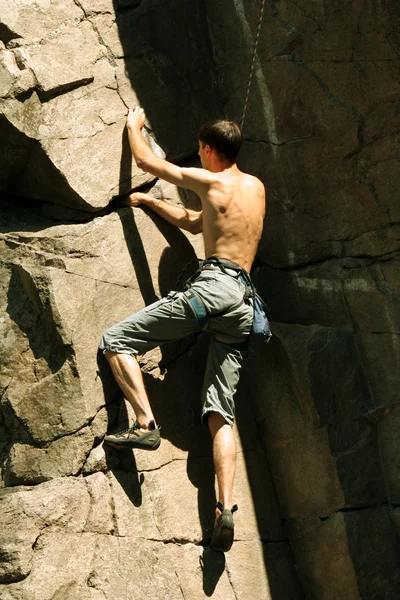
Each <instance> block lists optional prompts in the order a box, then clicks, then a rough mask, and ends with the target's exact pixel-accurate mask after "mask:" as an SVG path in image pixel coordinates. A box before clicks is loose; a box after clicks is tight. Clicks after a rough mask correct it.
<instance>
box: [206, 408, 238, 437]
mask: <svg viewBox="0 0 400 600" xmlns="http://www.w3.org/2000/svg"><path fill="white" fill-rule="evenodd" d="M204 417H205V418H206V425H207V427H208V429H209V430H210V433H211V435H212V437H214V435H215V434H216V433H217V431H218V430H219V429H221V427H223V426H224V425H228V426H229V427H232V424H231V423H229V422H228V421H227V420H226V418H225V417H224V416H223V415H222V414H221V413H219V412H217V411H214V410H212V411H209V412H208V413H206V415H204Z"/></svg>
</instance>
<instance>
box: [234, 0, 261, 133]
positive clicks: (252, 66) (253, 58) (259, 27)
mask: <svg viewBox="0 0 400 600" xmlns="http://www.w3.org/2000/svg"><path fill="white" fill-rule="evenodd" d="M264 5H265V0H261V8H260V17H259V19H258V26H257V33H256V39H255V41H254V49H253V56H252V59H251V66H250V74H249V81H248V83H247V90H246V98H245V101H244V106H243V114H242V121H241V123H240V127H241V128H242V130H243V123H244V118H245V116H246V109H247V103H248V101H249V94H250V87H251V80H252V79H253V71H254V65H255V62H256V54H257V46H258V40H259V38H260V31H261V24H262V20H263V16H264Z"/></svg>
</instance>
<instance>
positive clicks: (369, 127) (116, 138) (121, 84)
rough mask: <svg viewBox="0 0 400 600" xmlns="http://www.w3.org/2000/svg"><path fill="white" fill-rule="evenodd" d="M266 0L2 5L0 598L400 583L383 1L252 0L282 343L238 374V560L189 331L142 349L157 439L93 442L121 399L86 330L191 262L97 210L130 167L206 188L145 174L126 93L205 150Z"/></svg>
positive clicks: (388, 593) (173, 194)
mask: <svg viewBox="0 0 400 600" xmlns="http://www.w3.org/2000/svg"><path fill="white" fill-rule="evenodd" d="M260 5H261V3H260V1H259V0H254V2H253V1H251V2H243V1H242V0H235V1H234V2H232V1H228V0H211V1H208V0H201V1H200V0H195V1H191V2H190V3H189V2H188V1H187V0H186V1H185V0H151V1H150V2H144V1H140V0H115V1H114V2H112V1H111V0H96V1H94V2H87V1H86V0H75V1H73V0H62V1H61V2H59V1H57V2H55V1H54V0H35V1H34V0H32V1H31V0H30V1H26V0H24V1H22V0H7V2H6V1H5V0H4V1H3V0H0V46H1V47H0V65H1V66H0V98H1V100H0V135H1V145H0V191H1V192H2V196H1V198H0V202H1V214H0V247H1V251H0V271H1V276H0V304H1V307H2V310H1V317H0V332H1V333H0V363H1V372H0V458H1V481H2V483H1V486H2V489H0V525H1V527H0V597H1V598H2V599H3V598H4V599H5V600H76V598H82V599H83V600H86V599H87V600H109V599H111V598H113V599H115V598H117V600H131V599H133V598H139V597H140V598H141V597H143V596H146V597H148V598H149V599H154V600H156V599H159V598H165V599H166V600H174V599H175V598H177V599H184V600H198V599H200V598H206V597H212V598H215V599H216V600H218V599H219V600H230V599H232V600H253V599H257V600H259V599H262V600H268V599H270V600H297V599H298V600H300V599H303V598H304V599H307V600H308V599H310V600H337V599H340V600H344V599H346V600H359V599H360V600H383V598H385V600H397V599H398V597H399V594H400V570H399V567H398V564H399V557H400V542H399V538H398V535H399V534H400V518H399V514H400V489H399V483H398V480H399V478H398V472H399V459H398V456H399V445H398V436H397V419H399V415H400V412H399V411H400V408H399V398H398V387H399V386H398V383H399V358H400V356H399V355H400V346H399V326H398V323H399V322H400V319H399V317H400V315H399V306H400V304H399V295H400V276H399V250H400V233H399V232H400V229H399V227H400V212H399V211H400V208H399V207H400V204H399V202H398V198H397V190H398V187H399V185H398V184H399V181H398V177H399V169H398V158H399V156H398V154H399V123H400V120H399V116H400V112H399V107H400V96H399V81H400V78H399V66H400V36H399V31H400V29H399V24H400V8H399V7H398V5H397V3H396V1H395V0H382V2H379V3H374V2H372V0H358V1H355V0H354V1H350V0H335V1H334V2H330V3H327V2H325V1H324V0H313V2H311V3H310V2H305V1H303V0H296V2H294V0H280V1H279V2H276V1H274V0H266V1H265V11H264V20H263V24H262V29H261V35H260V43H259V47H258V53H257V56H256V63H255V71H254V79H253V85H252V89H251V94H250V99H249V105H248V109H247V114H246V120H245V126H244V138H245V143H244V147H243V150H242V152H241V154H240V157H239V159H240V161H239V162H240V166H241V167H242V168H243V169H245V170H247V171H250V172H252V173H254V174H255V175H257V176H259V177H260V178H261V179H262V180H263V181H264V183H265V185H266V188H267V193H268V215H267V218H266V221H265V228H264V234H263V238H262V241H261V244H260V248H259V254H258V258H257V261H256V263H255V266H254V271H253V277H254V279H255V281H256V282H257V285H258V287H259V290H260V291H261V293H262V294H263V295H264V296H265V297H266V298H267V299H268V303H269V305H270V308H271V315H272V320H273V332H274V337H273V339H272V341H271V343H270V344H269V345H268V346H264V345H260V346H256V347H255V348H254V356H253V358H252V359H250V360H249V361H247V362H246V366H245V369H244V376H243V378H242V381H241V387H240V389H239V392H238V398H237V423H236V425H235V436H236V439H237V444H238V467H237V475H236V481H235V490H234V497H235V501H236V502H237V503H238V504H239V508H240V510H239V511H238V513H236V515H237V517H236V515H235V517H236V518H235V522H236V531H235V543H234V546H233V548H232V551H231V552H230V553H229V554H227V555H226V556H225V557H224V556H223V555H222V554H221V555H220V554H218V553H214V552H212V551H211V550H210V549H209V547H208V544H209V540H210V536H211V531H212V522H213V509H214V503H215V481H214V472H213V467H212V456H211V445H210V439H209V436H208V433H207V432H206V431H204V430H203V428H202V426H201V425H200V423H199V411H200V406H199V390H200V387H201V381H202V372H203V369H204V360H205V356H206V350H207V337H206V336H205V335H203V336H200V337H199V338H197V339H188V340H185V341H183V342H179V343H174V344H171V345H169V346H167V347H163V348H162V350H156V351H153V352H151V353H148V354H147V355H145V356H144V357H142V358H141V360H140V364H141V367H142V370H143V372H144V377H145V382H146V385H147V387H148V390H149V395H150V397H151V399H152V403H153V405H154V411H155V414H156V417H157V420H158V421H159V422H160V423H162V425H163V428H162V437H163V443H162V445H161V448H160V450H159V451H158V452H156V453H150V454H149V453H147V454H146V453H144V452H141V451H135V453H132V452H128V451H127V452H125V451H124V452H119V453H118V452H116V451H114V450H112V449H107V448H106V447H105V446H103V445H102V438H103V436H104V433H105V432H106V430H114V429H119V428H121V427H123V426H126V425H128V424H129V423H130V422H132V419H133V414H132V411H131V409H130V407H129V406H128V405H127V404H126V403H125V402H124V401H123V399H122V398H121V395H120V392H119V390H118V389H117V387H116V385H115V383H114V382H113V380H112V377H111V375H110V372H109V368H108V365H107V364H106V361H105V360H104V358H103V357H102V356H101V355H99V354H96V352H97V350H96V349H97V343H98V338H99V336H100V333H101V332H102V330H104V329H105V328H106V327H108V326H110V325H112V324H113V323H115V322H117V321H118V320H120V319H122V318H123V317H125V316H127V315H128V314H130V313H132V312H134V311H135V310H138V309H140V308H142V307H143V306H144V305H145V304H149V303H151V302H152V301H154V300H155V299H156V298H158V297H160V296H161V295H163V294H165V293H167V292H168V291H169V290H170V289H173V288H174V287H175V285H176V282H177V279H179V274H180V273H181V271H182V269H183V268H184V266H185V264H186V263H187V262H189V261H190V260H192V259H193V258H195V257H196V256H202V255H203V248H202V243H201V240H200V239H199V236H192V235H189V234H188V235H186V234H185V233H183V232H181V231H178V230H176V229H175V228H173V227H172V226H169V225H168V224H167V223H165V222H163V221H162V220H161V219H160V218H158V217H157V216H155V215H154V214H153V213H150V212H147V211H146V210H143V209H141V208H136V209H130V208H123V209H115V205H114V204H113V203H111V204H110V202H111V200H112V199H113V197H114V196H117V195H119V194H122V193H126V192H127V191H129V190H130V189H136V188H139V187H141V189H142V188H143V186H144V189H150V193H153V194H154V195H155V196H157V197H159V198H162V199H164V200H165V201H167V202H173V203H180V204H184V205H186V206H190V207H196V206H198V201H197V200H196V198H194V197H193V196H192V195H189V194H187V193H186V192H184V191H182V190H177V189H176V188H174V187H173V186H171V185H168V184H165V183H162V182H157V181H155V180H154V179H153V178H152V177H151V176H148V175H147V174H144V173H143V172H141V171H140V170H138V169H137V168H136V166H135V164H134V161H132V158H131V155H130V151H129V146H128V143H127V138H126V133H124V121H125V117H126V112H127V107H129V106H131V105H133V104H136V103H137V102H140V104H141V105H142V106H143V107H144V109H145V111H146V114H147V117H148V123H147V127H146V135H147V139H148V141H149V143H151V145H152V147H153V148H154V149H155V151H156V152H157V153H159V154H160V155H164V154H165V155H166V156H167V157H168V158H169V159H170V160H174V161H189V163H190V164H193V160H194V158H193V155H194V154H195V153H196V151H197V143H196V132H197V129H198V127H199V126H200V125H201V123H202V122H203V121H205V120H207V119H209V118H214V117H217V116H229V117H230V118H234V119H236V120H239V121H240V119H241V114H242V107H243V101H244V95H245V90H246V84H247V77H248V72H249V66H250V60H251V53H252V47H253V42H254V35H255V31H256V27H257V20H258V16H259V10H260ZM398 495H399V496H398Z"/></svg>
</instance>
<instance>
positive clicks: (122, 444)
mask: <svg viewBox="0 0 400 600" xmlns="http://www.w3.org/2000/svg"><path fill="white" fill-rule="evenodd" d="M104 441H105V442H106V443H107V444H108V445H109V446H111V447H112V448H141V449H142V450H157V448H158V447H159V446H160V444H161V438H160V428H159V427H157V426H156V425H155V423H154V421H150V423H149V429H148V430H143V429H141V428H140V423H139V422H138V421H136V422H135V423H134V424H133V426H132V427H130V428H129V429H126V430H125V431H120V432H119V433H115V434H114V435H106V436H105V438H104Z"/></svg>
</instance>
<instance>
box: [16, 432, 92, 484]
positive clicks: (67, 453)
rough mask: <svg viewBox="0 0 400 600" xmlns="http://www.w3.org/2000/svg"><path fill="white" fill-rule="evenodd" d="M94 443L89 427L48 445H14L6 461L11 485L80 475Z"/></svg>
mask: <svg viewBox="0 0 400 600" xmlns="http://www.w3.org/2000/svg"><path fill="white" fill-rule="evenodd" d="M92 445H93V436H92V434H91V431H90V428H89V427H84V428H83V429H81V430H80V431H78V432H77V433H74V434H73V435H71V436H66V437H62V438H59V439H58V440H55V441H54V442H52V443H51V444H50V445H49V446H48V447H47V448H35V447H33V446H30V445H28V444H14V445H13V446H12V448H11V451H10V455H9V459H8V461H7V472H6V479H7V482H8V485H21V484H23V485H26V484H28V485H29V484H33V483H41V482H42V481H47V480H49V479H55V478H57V477H65V476H69V475H77V474H78V473H79V472H80V471H81V469H82V467H83V465H84V462H85V460H86V457H87V455H88V454H89V452H90V450H91V448H92Z"/></svg>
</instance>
